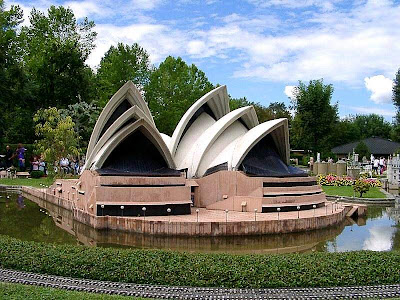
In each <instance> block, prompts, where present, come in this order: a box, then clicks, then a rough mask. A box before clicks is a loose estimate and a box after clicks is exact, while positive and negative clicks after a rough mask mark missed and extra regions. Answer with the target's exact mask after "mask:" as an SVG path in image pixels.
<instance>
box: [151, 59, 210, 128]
mask: <svg viewBox="0 0 400 300" xmlns="http://www.w3.org/2000/svg"><path fill="white" fill-rule="evenodd" d="M213 88H214V86H213V85H212V84H211V82H210V81H209V80H208V78H207V77H206V75H205V74H204V72H203V71H201V70H199V69H198V68H197V67H196V66H195V65H194V64H192V65H190V66H189V65H187V64H186V63H185V62H184V61H183V60H182V58H180V57H178V58H174V57H172V56H169V57H167V58H166V59H165V60H164V61H163V62H162V63H161V64H160V66H159V67H158V68H157V69H156V70H155V71H154V72H153V73H152V74H151V75H150V80H149V82H148V84H146V85H145V88H144V89H145V95H146V100H147V102H148V105H149V107H150V110H151V111H152V113H153V116H154V120H155V122H156V125H157V127H158V129H159V130H160V131H161V132H163V133H165V134H169V135H171V134H172V133H173V131H174V129H175V127H176V125H177V124H178V122H179V120H180V119H181V117H182V116H183V114H184V113H185V112H186V110H187V109H188V108H189V107H190V106H191V105H192V104H193V103H194V102H195V101H196V100H197V99H199V98H200V97H201V96H203V95H204V94H206V93H207V92H209V91H211V90H212V89H213Z"/></svg>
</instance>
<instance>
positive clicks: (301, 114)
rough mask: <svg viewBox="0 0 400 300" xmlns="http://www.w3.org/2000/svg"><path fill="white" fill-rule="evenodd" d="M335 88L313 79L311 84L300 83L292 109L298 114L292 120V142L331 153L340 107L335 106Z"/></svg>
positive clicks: (313, 150)
mask: <svg viewBox="0 0 400 300" xmlns="http://www.w3.org/2000/svg"><path fill="white" fill-rule="evenodd" d="M332 94H333V86H332V85H330V84H329V85H325V84H324V83H323V80H322V79H321V80H312V81H310V82H309V84H308V85H306V84H304V83H303V82H301V81H300V82H299V85H298V86H297V87H296V89H295V98H294V99H293V100H292V106H293V109H294V110H295V112H296V114H295V117H294V119H293V121H292V129H291V142H292V144H294V147H296V148H298V149H304V150H311V151H312V152H313V153H314V155H316V153H317V152H321V153H328V152H330V149H331V146H332V136H333V135H332V133H333V130H334V128H335V125H336V123H337V120H338V112H337V111H338V107H337V104H335V105H331V98H332Z"/></svg>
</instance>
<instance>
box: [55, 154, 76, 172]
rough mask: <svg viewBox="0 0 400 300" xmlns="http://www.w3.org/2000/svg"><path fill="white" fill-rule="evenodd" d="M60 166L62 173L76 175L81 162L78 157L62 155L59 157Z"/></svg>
mask: <svg viewBox="0 0 400 300" xmlns="http://www.w3.org/2000/svg"><path fill="white" fill-rule="evenodd" d="M55 168H57V167H55ZM60 168H61V172H62V173H64V174H73V175H78V174H79V173H80V171H81V169H82V162H81V161H80V160H79V159H78V158H68V157H64V158H61V159H60ZM55 171H57V170H56V169H55Z"/></svg>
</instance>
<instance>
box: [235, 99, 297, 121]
mask: <svg viewBox="0 0 400 300" xmlns="http://www.w3.org/2000/svg"><path fill="white" fill-rule="evenodd" d="M249 105H252V106H253V107H254V110H255V111H256V113H257V117H258V120H259V122H260V123H263V122H265V121H269V120H274V119H279V118H287V119H288V120H289V122H290V121H291V119H292V117H291V115H290V112H289V110H288V108H287V107H286V105H285V103H283V102H273V103H271V104H270V105H269V106H268V107H265V106H264V105H261V104H260V103H258V102H250V101H248V100H247V99H246V97H243V98H230V100H229V107H230V109H231V110H234V109H237V108H240V107H244V106H249Z"/></svg>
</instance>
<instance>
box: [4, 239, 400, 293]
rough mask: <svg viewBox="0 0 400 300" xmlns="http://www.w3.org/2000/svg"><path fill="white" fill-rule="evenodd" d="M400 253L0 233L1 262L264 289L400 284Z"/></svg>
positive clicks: (113, 277) (137, 279) (138, 279)
mask: <svg viewBox="0 0 400 300" xmlns="http://www.w3.org/2000/svg"><path fill="white" fill-rule="evenodd" d="M399 265H400V252H397V251H393V252H372V251H357V252H344V253H309V254H285V255H278V254H274V255H232V254H204V253H181V252H173V251H163V250H136V249H115V248H96V247H85V246H71V245H53V244H45V243H36V242H25V241H20V240H17V239H14V238H10V237H6V236H0V266H1V267H3V268H9V269H15V270H23V271H29V272H34V273H41V274H53V275H59V276H67V277H75V278H87V279H97V280H107V281H118V282H129V283H138V284H161V285H172V286H200V287H211V286H213V287H232V288H267V287H327V286H351V285H376V284H394V283H400V276H399Z"/></svg>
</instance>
